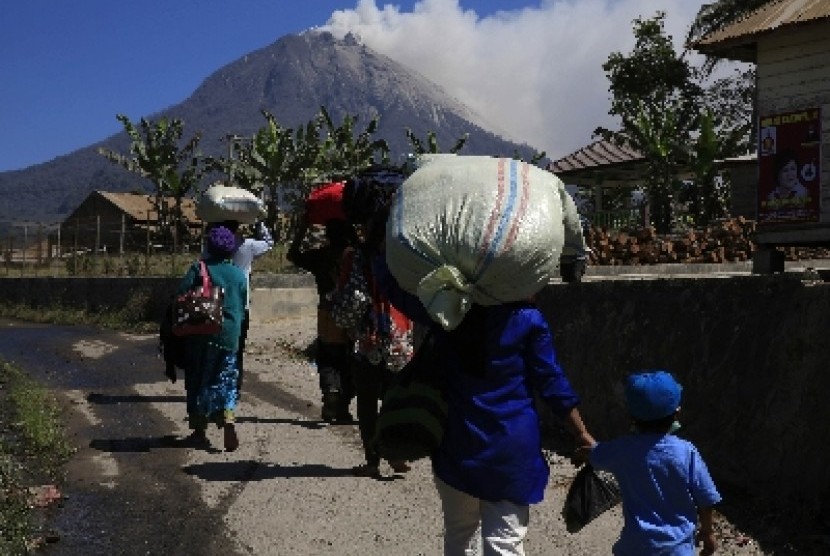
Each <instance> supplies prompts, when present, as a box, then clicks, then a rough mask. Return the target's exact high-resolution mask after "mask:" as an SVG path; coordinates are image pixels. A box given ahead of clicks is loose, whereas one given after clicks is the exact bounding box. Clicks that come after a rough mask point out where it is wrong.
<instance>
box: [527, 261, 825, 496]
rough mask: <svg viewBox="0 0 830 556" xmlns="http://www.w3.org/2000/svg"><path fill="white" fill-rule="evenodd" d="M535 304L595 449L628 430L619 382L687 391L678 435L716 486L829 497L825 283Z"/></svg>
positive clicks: (741, 280) (645, 286)
mask: <svg viewBox="0 0 830 556" xmlns="http://www.w3.org/2000/svg"><path fill="white" fill-rule="evenodd" d="M539 302H540V304H541V306H542V308H543V310H544V312H545V314H546V315H547V316H548V318H549V320H550V322H551V326H552V328H553V331H554V342H555V345H556V348H557V353H558V355H559V358H560V360H561V363H562V365H563V368H564V369H565V371H566V372H567V374H568V376H569V378H570V379H571V381H572V382H573V383H574V385H575V387H576V388H577V390H578V391H579V393H580V394H581V395H582V396H583V399H584V402H583V406H582V413H583V416H584V417H585V419H586V421H587V423H588V425H589V427H590V429H591V430H592V432H593V433H594V434H595V435H596V436H597V437H598V438H600V439H601V438H609V437H610V436H613V435H617V434H621V433H624V432H625V431H626V430H627V429H628V426H629V421H628V418H627V415H626V412H625V409H624V405H623V398H622V387H621V380H622V378H623V377H624V376H625V375H626V374H628V373H629V372H631V371H635V370H641V369H648V368H664V369H668V370H670V371H672V372H673V373H675V375H676V376H677V377H678V379H679V380H680V382H681V383H682V384H683V387H684V392H683V401H682V413H681V422H682V424H683V429H682V433H681V434H682V435H683V436H685V437H686V438H688V439H690V440H692V441H693V442H695V443H696V444H697V445H698V447H699V448H700V450H701V452H702V453H703V455H704V457H705V459H706V460H707V462H708V463H709V466H710V468H711V471H712V473H713V475H714V476H715V479H716V480H717V481H719V482H721V483H723V484H724V485H727V484H728V485H730V486H732V487H737V488H739V489H742V490H745V491H746V492H748V493H750V494H751V495H753V496H758V497H760V498H762V499H767V498H768V499H769V500H770V501H779V502H780V501H782V500H787V501H788V502H793V501H799V502H802V503H804V504H806V505H807V506H808V507H816V506H818V505H820V504H821V503H822V501H824V500H828V495H830V473H828V472H827V464H828V461H830V404H828V395H830V372H828V361H830V341H828V339H827V335H828V331H830V311H828V310H827V308H828V307H830V284H825V283H823V282H821V283H818V284H811V283H807V282H803V281H802V280H801V275H800V274H795V273H784V274H778V275H774V276H737V277H730V278H673V279H670V280H668V279H653V280H632V281H625V282H619V281H599V282H591V283H578V284H567V285H565V284H561V285H553V286H551V287H549V288H547V289H546V290H545V291H543V292H542V294H541V295H540V298H539Z"/></svg>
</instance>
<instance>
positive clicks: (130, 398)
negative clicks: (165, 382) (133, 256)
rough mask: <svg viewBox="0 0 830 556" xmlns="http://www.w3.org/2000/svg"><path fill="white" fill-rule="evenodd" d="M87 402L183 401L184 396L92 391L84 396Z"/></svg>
mask: <svg viewBox="0 0 830 556" xmlns="http://www.w3.org/2000/svg"><path fill="white" fill-rule="evenodd" d="M86 399H87V401H88V402H89V403H94V404H98V405H113V404H119V403H184V402H185V401H186V398H185V397H184V396H142V395H140V394H122V395H117V396H110V395H108V394H96V393H95V392H92V393H91V394H89V395H88V396H87V397H86Z"/></svg>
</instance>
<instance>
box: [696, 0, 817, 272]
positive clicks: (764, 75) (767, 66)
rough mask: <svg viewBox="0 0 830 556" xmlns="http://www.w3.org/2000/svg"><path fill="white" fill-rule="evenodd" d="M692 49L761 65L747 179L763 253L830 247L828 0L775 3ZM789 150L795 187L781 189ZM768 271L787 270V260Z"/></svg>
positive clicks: (758, 69) (778, 261) (714, 33)
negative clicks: (788, 248)
mask: <svg viewBox="0 0 830 556" xmlns="http://www.w3.org/2000/svg"><path fill="white" fill-rule="evenodd" d="M693 48H694V49H695V50H697V51H699V52H701V53H703V54H707V55H712V56H715V57H719V58H724V59H730V60H736V61H741V62H748V63H753V64H755V66H756V99H757V100H756V113H757V115H758V121H757V125H758V139H759V144H758V156H757V159H756V162H755V164H754V167H753V168H752V169H751V171H748V172H747V171H746V169H744V172H745V174H744V178H743V179H747V180H749V182H750V187H751V189H752V191H754V193H755V199H754V200H755V203H756V217H757V221H758V232H757V235H756V237H755V241H756V242H757V243H758V244H759V246H761V248H762V249H761V255H762V256H772V253H773V252H774V247H776V246H830V147H828V144H830V64H828V61H830V1H828V0H774V1H770V2H768V3H766V4H765V5H764V6H762V7H760V8H759V9H757V10H756V11H754V12H752V13H750V14H747V15H746V16H744V17H743V18H741V19H739V20H738V21H736V22H734V23H732V24H730V25H727V26H725V27H724V28H722V29H720V30H718V31H715V32H713V33H711V34H709V35H707V36H706V37H704V38H702V39H701V40H700V41H698V42H697V43H695V44H694V45H693ZM785 153H788V154H789V155H791V156H792V160H793V162H791V163H790V167H791V168H793V172H792V173H791V174H792V176H793V178H792V180H794V179H795V178H794V176H796V175H797V179H798V183H799V185H797V186H796V187H797V188H798V189H796V188H795V187H793V188H790V189H781V183H782V180H785V179H789V178H784V177H782V173H781V172H784V171H785V170H783V168H784V167H785V165H786V164H787V163H786V161H784V160H783V159H784V155H785ZM779 169H781V171H779ZM781 191H784V192H783V193H782V192H781ZM778 259H780V260H778ZM770 269H771V270H778V269H780V270H783V257H778V258H776V260H775V261H773V262H772V263H771V268H769V269H768V270H770Z"/></svg>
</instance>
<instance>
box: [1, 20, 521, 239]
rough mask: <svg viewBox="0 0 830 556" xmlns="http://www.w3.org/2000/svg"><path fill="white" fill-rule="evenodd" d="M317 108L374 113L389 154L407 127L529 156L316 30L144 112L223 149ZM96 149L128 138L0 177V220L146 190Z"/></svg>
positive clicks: (59, 213) (393, 69)
mask: <svg viewBox="0 0 830 556" xmlns="http://www.w3.org/2000/svg"><path fill="white" fill-rule="evenodd" d="M321 106H325V107H326V109H327V110H328V111H329V114H330V115H331V117H332V119H333V120H334V122H335V124H339V123H340V122H342V120H343V117H344V116H346V115H357V116H358V122H357V130H358V131H362V130H363V129H364V128H365V126H366V125H367V124H368V123H369V121H370V120H371V119H372V118H373V117H374V116H376V115H377V116H379V117H380V119H379V123H380V125H379V131H378V133H377V135H376V137H380V138H384V139H386V140H387V142H388V143H389V145H390V148H391V150H392V156H393V160H399V159H400V157H402V156H403V155H405V154H406V153H407V152H408V150H409V148H410V147H409V144H408V142H407V140H406V137H405V134H404V128H406V127H409V128H411V129H412V130H413V131H414V132H415V134H416V136H418V137H421V138H424V137H425V136H426V133H427V132H429V131H434V132H435V133H436V136H437V138H438V144H439V145H440V146H442V147H444V148H449V147H450V146H452V144H454V142H455V140H456V139H458V138H459V137H461V136H462V135H463V134H465V133H469V134H470V138H469V140H468V141H467V144H466V146H465V148H464V150H463V151H462V153H463V154H492V155H505V156H511V155H513V153H514V152H516V151H518V152H520V153H521V154H522V155H523V156H525V157H529V156H530V155H531V154H532V152H533V149H531V148H530V147H529V146H527V145H518V144H516V143H513V142H510V141H507V140H504V139H502V138H501V137H498V136H496V135H495V134H493V133H491V132H488V131H486V130H485V129H482V128H481V127H480V126H479V125H477V124H476V123H475V122H476V121H482V120H481V118H480V117H478V116H476V115H475V114H473V113H472V112H471V111H470V110H469V109H468V108H467V107H465V106H464V105H463V104H462V103H460V102H458V101H457V100H455V99H453V98H451V97H450V96H449V95H448V94H447V93H446V92H444V91H443V90H442V89H441V88H440V87H439V86H438V85H436V84H435V83H432V82H430V81H429V80H427V79H426V78H424V77H423V76H422V75H420V74H418V73H416V72H414V71H412V70H410V69H408V68H406V67H404V66H402V65H401V64H398V63H397V62H395V61H393V60H391V59H390V58H388V57H386V56H383V55H381V54H379V53H377V52H375V51H373V50H371V49H370V48H368V47H366V46H364V45H362V44H360V42H359V41H358V40H356V39H355V38H354V37H351V36H347V37H346V38H345V39H343V40H338V39H335V38H334V37H333V36H332V35H330V34H328V33H322V32H307V33H304V34H302V35H287V36H285V37H283V38H281V39H279V40H278V41H276V42H275V43H273V44H272V45H270V46H267V47H265V48H262V49H260V50H257V51H254V52H251V53H249V54H247V55H245V56H243V57H241V58H240V59H238V60H236V61H234V62H232V63H230V64H228V65H226V66H224V67H222V68H220V69H219V70H218V71H216V72H215V73H213V74H212V75H211V76H209V77H208V78H207V79H205V81H204V82H203V83H202V84H201V85H200V86H199V87H198V88H197V89H196V90H195V91H194V92H193V94H192V95H191V96H190V97H189V98H188V99H186V100H184V101H183V102H181V103H180V104H177V105H175V106H172V107H170V108H167V109H165V110H163V111H161V112H158V113H156V114H152V115H149V116H147V117H148V119H151V120H154V121H155V120H158V119H159V118H160V117H161V116H167V117H170V118H180V119H182V120H183V121H184V124H185V133H184V136H185V139H187V138H190V137H191V136H192V135H193V134H194V133H196V132H197V131H201V133H202V141H201V143H200V148H201V151H202V152H203V153H204V154H211V155H223V154H225V153H226V152H227V142H226V139H225V138H226V136H227V135H229V134H236V135H241V136H250V135H253V134H254V133H255V132H256V131H257V130H258V129H259V128H260V127H262V125H263V124H264V123H265V119H264V118H263V117H262V114H261V110H263V109H265V110H267V111H269V112H271V113H272V114H274V115H275V116H276V118H277V121H278V122H279V123H280V125H283V126H285V127H297V126H299V125H303V124H305V123H307V122H308V121H309V120H310V119H311V118H312V117H314V115H315V114H316V113H317V112H318V111H319V109H320V107H321ZM113 117H115V115H113ZM102 146H103V147H106V148H108V149H112V150H116V151H119V152H123V153H125V154H126V153H127V149H128V148H129V140H128V138H127V136H126V134H125V133H118V134H116V135H113V136H111V137H109V138H107V139H105V140H103V141H100V142H98V143H95V144H93V145H90V146H88V147H85V148H82V149H79V150H77V151H74V152H72V153H69V154H67V155H64V156H60V157H58V158H55V159H54V160H52V161H50V162H46V163H43V164H38V165H35V166H31V167H29V168H26V169H23V170H16V171H11V172H3V173H0V195H4V196H5V198H6V199H14V203H6V204H4V205H0V226H2V225H3V224H6V225H8V224H9V223H11V222H14V223H20V222H22V221H30V222H44V223H46V222H58V221H60V220H62V219H63V218H64V217H65V216H66V215H67V214H68V213H69V212H71V211H72V210H73V209H74V208H75V207H76V206H77V205H78V204H80V202H81V201H82V200H83V199H84V198H86V196H87V195H88V194H89V193H90V192H91V191H93V190H96V189H102V190H108V191H116V192H117V191H133V190H147V189H148V187H149V184H148V183H147V182H146V180H144V179H142V178H141V177H139V176H137V175H133V174H131V173H129V172H127V171H126V170H123V169H121V168H120V167H118V166H116V165H114V164H113V163H111V162H109V161H107V160H106V159H105V158H104V157H102V156H101V155H99V154H98V153H97V149H98V148H99V147H102Z"/></svg>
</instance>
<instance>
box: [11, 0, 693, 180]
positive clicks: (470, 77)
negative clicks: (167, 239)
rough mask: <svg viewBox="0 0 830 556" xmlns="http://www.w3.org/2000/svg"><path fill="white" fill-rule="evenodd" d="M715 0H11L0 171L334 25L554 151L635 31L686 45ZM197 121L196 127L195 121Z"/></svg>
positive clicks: (603, 90) (100, 134)
mask: <svg viewBox="0 0 830 556" xmlns="http://www.w3.org/2000/svg"><path fill="white" fill-rule="evenodd" d="M701 3H702V0H543V1H535V2H534V1H521V0H499V1H496V0H492V1H479V0H422V1H417V2H416V1H406V2H403V1H399V2H395V3H394V4H390V5H386V4H385V3H384V2H383V1H382V0H378V1H373V0H362V1H360V2H358V1H357V0H352V1H346V0H340V1H322V0H305V1H303V2H294V1H288V0H234V1H229V0H141V1H133V2H131V1H124V0H74V1H68V0H3V2H2V6H0V171H6V170H15V169H21V168H25V167H28V166H30V165H33V164H38V163H41V162H47V161H49V160H51V159H53V158H54V157H56V156H60V155H63V154H68V153H70V152H72V151H74V150H76V149H79V148H82V147H85V146H88V145H90V144H92V143H94V142H97V141H100V140H102V139H104V138H106V137H108V136H110V135H112V134H114V133H117V132H118V131H120V130H121V126H120V124H119V123H118V122H117V121H116V119H115V115H116V114H117V113H124V114H126V115H127V116H128V117H130V118H131V119H133V120H137V119H139V118H141V117H144V116H149V115H151V114H153V113H155V112H158V111H160V110H163V109H165V108H167V107H169V106H171V105H174V104H177V103H179V102H181V101H183V100H184V99H186V98H187V97H188V96H190V94H191V93H192V92H193V91H194V90H195V89H196V88H197V87H198V86H199V84H200V83H201V82H202V81H203V80H204V79H205V78H206V77H207V76H208V75H210V74H211V73H213V72H214V71H216V70H218V69H219V68H221V67H222V66H224V65H225V64H228V63H230V62H232V61H234V60H236V59H237V58H239V57H240V56H243V55H244V54H246V53H248V52H251V51H253V50H256V49H259V48H262V47H265V46H267V45H269V44H271V43H273V42H275V41H276V40H278V39H279V38H280V37H282V36H284V35H286V34H291V33H298V32H301V31H303V30H305V29H308V28H311V27H321V26H327V25H328V28H329V29H330V30H332V31H333V32H335V33H336V34H338V33H339V34H343V33H345V32H349V31H357V32H358V33H359V34H360V35H361V36H362V37H364V40H365V42H366V43H367V44H368V45H369V46H371V47H373V48H375V49H376V50H379V51H381V52H383V53H384V54H387V55H389V56H390V57H392V58H394V59H397V60H398V61H401V62H403V63H406V64H408V65H411V66H413V67H415V69H417V70H419V71H420V72H421V73H423V74H424V75H426V76H427V77H429V78H430V79H433V80H434V81H436V82H437V83H439V84H441V85H442V86H443V87H445V88H446V89H447V90H448V91H449V92H450V93H451V94H453V95H454V96H456V97H457V98H459V99H460V100H462V101H463V102H465V103H466V104H468V105H469V106H470V107H471V108H473V109H474V110H476V111H477V112H478V113H479V114H482V116H483V117H484V118H483V120H484V121H483V123H485V124H487V125H488V126H489V127H490V128H492V129H495V130H496V131H499V132H502V133H503V134H505V135H507V136H510V137H512V138H514V139H519V140H522V141H527V142H529V143H531V144H532V145H534V146H536V147H537V148H539V149H540V150H547V152H548V153H549V155H552V156H562V155H564V154H567V153H568V152H570V149H572V148H573V147H578V146H581V145H583V144H585V143H587V142H589V141H590V130H592V129H593V128H594V127H596V126H597V125H601V124H602V125H607V124H608V122H605V121H603V118H604V117H606V113H607V109H608V107H607V97H608V95H607V80H606V79H605V76H604V74H603V73H602V70H601V64H602V62H604V61H605V59H606V58H607V56H608V54H609V53H610V52H612V51H615V50H618V51H627V50H628V49H630V47H631V43H632V41H633V39H632V38H631V23H630V22H631V21H632V19H633V18H634V17H637V16H639V15H644V16H651V15H653V14H654V13H655V12H656V11H657V10H658V9H663V10H665V11H667V12H668V14H669V19H668V25H667V27H668V30H669V32H670V34H673V35H674V36H675V37H676V38H678V37H680V38H682V35H683V33H684V31H685V29H686V27H687V26H688V23H689V22H690V21H691V18H692V17H693V15H694V13H696V12H697V9H698V8H699V7H700V4H701ZM185 125H186V122H185Z"/></svg>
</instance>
